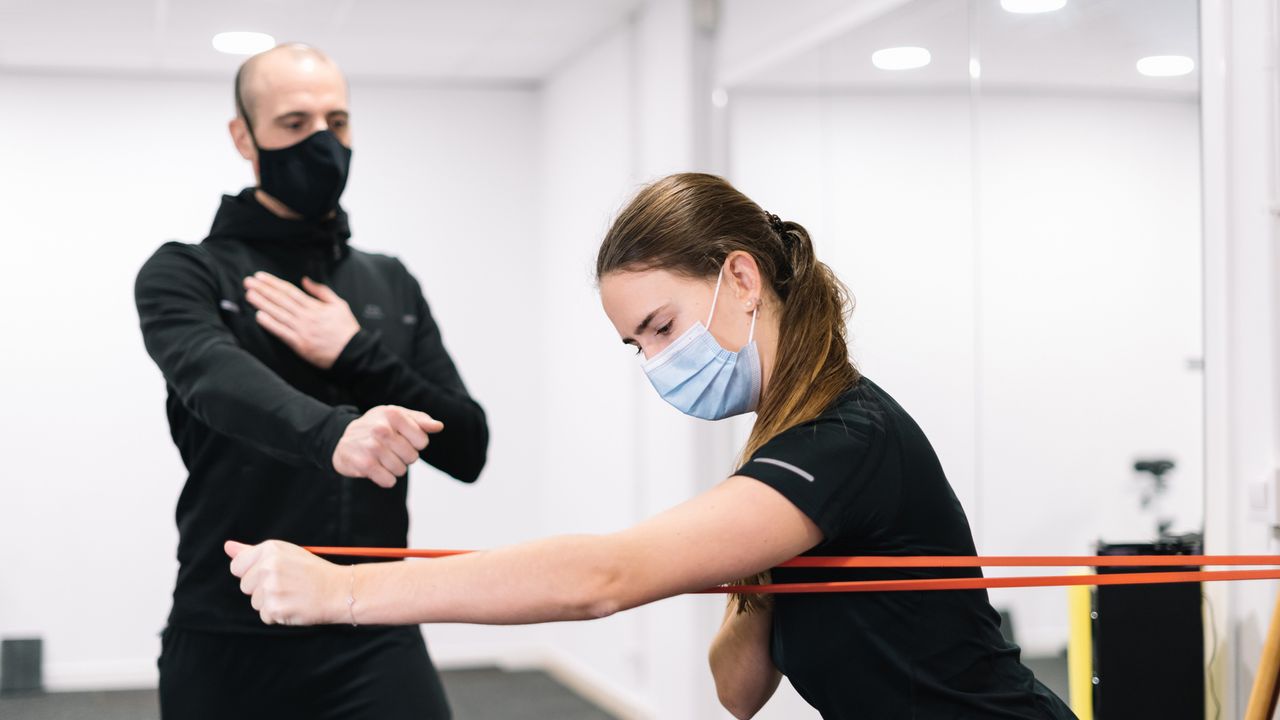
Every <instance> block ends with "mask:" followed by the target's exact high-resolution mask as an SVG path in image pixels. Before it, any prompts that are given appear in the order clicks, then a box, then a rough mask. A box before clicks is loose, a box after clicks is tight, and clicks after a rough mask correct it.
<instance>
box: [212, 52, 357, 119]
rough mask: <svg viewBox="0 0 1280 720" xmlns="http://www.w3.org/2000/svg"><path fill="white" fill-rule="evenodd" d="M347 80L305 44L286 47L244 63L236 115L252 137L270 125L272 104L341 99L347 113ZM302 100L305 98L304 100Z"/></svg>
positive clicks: (238, 79)
mask: <svg viewBox="0 0 1280 720" xmlns="http://www.w3.org/2000/svg"><path fill="white" fill-rule="evenodd" d="M346 93H347V87H346V78H344V77H343V75H342V71H341V70H340V69H339V68H338V65H337V64H336V63H335V62H333V60H331V59H330V58H329V56H328V55H325V54H324V53H323V52H321V51H319V50H317V49H316V48H313V47H311V46H310V45H305V44H303V43H285V44H283V45H277V46H275V47H273V48H271V49H270V50H267V51H265V52H260V53H258V54H257V55H254V56H253V57H251V58H249V59H248V60H245V61H244V63H243V64H241V65H240V70H239V71H237V72H236V82H235V101H236V115H237V116H238V117H240V118H243V119H244V121H245V125H246V127H247V129H248V130H249V132H250V134H251V135H252V134H256V133H257V132H259V128H260V127H261V126H262V124H263V123H264V122H270V121H271V119H272V118H271V117H270V115H271V112H272V111H274V110H280V108H279V107H270V106H271V105H273V104H278V103H273V102H272V101H273V100H276V101H278V100H280V99H282V97H287V96H294V97H295V98H298V99H317V100H321V101H324V100H328V101H330V103H329V104H332V100H333V99H334V98H335V97H336V96H337V95H341V98H342V100H341V105H342V110H343V111H344V112H345V111H346ZM303 96H306V97H305V98H304V97H303Z"/></svg>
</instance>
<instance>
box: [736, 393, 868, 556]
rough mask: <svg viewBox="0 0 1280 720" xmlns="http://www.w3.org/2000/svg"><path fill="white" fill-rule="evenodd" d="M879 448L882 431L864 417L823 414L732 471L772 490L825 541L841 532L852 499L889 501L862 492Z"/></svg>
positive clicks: (783, 434) (787, 432)
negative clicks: (791, 506)
mask: <svg viewBox="0 0 1280 720" xmlns="http://www.w3.org/2000/svg"><path fill="white" fill-rule="evenodd" d="M883 447H884V433H883V430H882V428H880V427H878V424H876V423H873V422H872V421H871V420H870V419H869V418H866V417H848V416H847V415H841V416H837V417H825V416H824V417H822V418H819V419H818V420H815V421H812V422H809V423H805V424H803V425H798V426H796V427H793V428H791V429H789V430H785V431H783V432H781V433H779V434H778V435H777V436H775V437H774V438H773V439H771V440H769V441H768V442H766V443H765V444H764V445H763V446H761V447H760V449H759V450H757V451H756V452H755V453H754V454H753V455H752V456H751V458H750V459H749V460H748V461H747V462H746V463H745V464H744V465H743V466H742V467H741V468H739V469H738V471H737V472H736V473H735V474H736V475H743V476H746V477H750V478H754V479H756V480H759V481H760V482H762V483H764V484H765V485H768V486H769V487H771V488H773V489H774V490H777V491H778V492H779V493H780V494H782V496H783V497H785V498H786V499H787V500H789V501H791V503H792V504H794V505H795V506H796V507H797V508H799V509H800V511H801V512H803V513H804V514H805V515H807V516H808V517H809V519H810V520H812V521H813V522H814V524H815V525H817V526H818V529H820V530H821V531H822V534H823V536H824V537H825V538H826V539H827V540H831V539H833V538H835V537H837V536H839V535H841V534H843V533H844V531H845V530H846V528H847V526H848V524H849V520H850V517H851V515H853V514H856V513H855V511H856V510H857V508H856V507H855V506H854V504H855V503H870V504H873V505H881V504H883V503H884V502H888V501H890V499H889V498H876V497H874V493H867V492H865V491H866V490H867V489H868V486H869V485H873V484H874V483H872V481H871V480H870V479H869V476H871V475H874V474H875V473H874V467H875V465H877V464H878V462H877V460H878V458H879V457H880V456H881V455H882V454H883ZM871 489H873V490H874V489H876V488H871ZM866 509H867V510H871V511H872V513H874V514H880V513H879V512H878V511H879V510H882V509H883V508H866Z"/></svg>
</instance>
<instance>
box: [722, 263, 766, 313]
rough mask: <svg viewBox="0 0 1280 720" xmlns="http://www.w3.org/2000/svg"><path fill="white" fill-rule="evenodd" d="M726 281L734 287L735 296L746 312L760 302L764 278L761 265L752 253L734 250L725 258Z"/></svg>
mask: <svg viewBox="0 0 1280 720" xmlns="http://www.w3.org/2000/svg"><path fill="white" fill-rule="evenodd" d="M725 282H726V284H728V285H729V287H730V288H732V289H733V297H734V299H735V300H737V302H738V303H739V304H740V305H741V307H742V308H743V309H744V310H745V311H746V312H751V311H752V310H754V309H755V307H756V305H758V304H759V303H760V294H761V292H762V289H761V288H762V287H763V280H762V278H761V277H760V266H759V264H757V263H756V259H755V257H753V256H752V255H751V253H749V252H746V251H743V250H734V251H733V252H731V253H729V256H728V257H726V258H725Z"/></svg>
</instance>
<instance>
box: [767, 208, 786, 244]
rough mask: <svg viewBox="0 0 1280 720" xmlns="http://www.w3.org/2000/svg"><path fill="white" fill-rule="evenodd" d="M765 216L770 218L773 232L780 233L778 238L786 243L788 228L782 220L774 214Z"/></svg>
mask: <svg viewBox="0 0 1280 720" xmlns="http://www.w3.org/2000/svg"><path fill="white" fill-rule="evenodd" d="M765 216H766V217H768V218H769V227H771V228H773V231H774V232H776V233H778V236H779V237H781V238H782V239H783V240H784V241H785V240H786V239H787V227H786V226H785V225H783V224H782V218H780V217H778V216H777V215H774V214H773V213H765Z"/></svg>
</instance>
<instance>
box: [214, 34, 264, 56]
mask: <svg viewBox="0 0 1280 720" xmlns="http://www.w3.org/2000/svg"><path fill="white" fill-rule="evenodd" d="M275 46H276V39H275V38H273V37H271V36H270V35H268V34H266V33H260V32H220V33H218V34H217V35H214V36H213V49H214V50H217V51H218V52H224V53H226V54H228V55H256V54H257V53H260V52H262V51H263V50H270V49H271V48H273V47H275Z"/></svg>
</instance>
